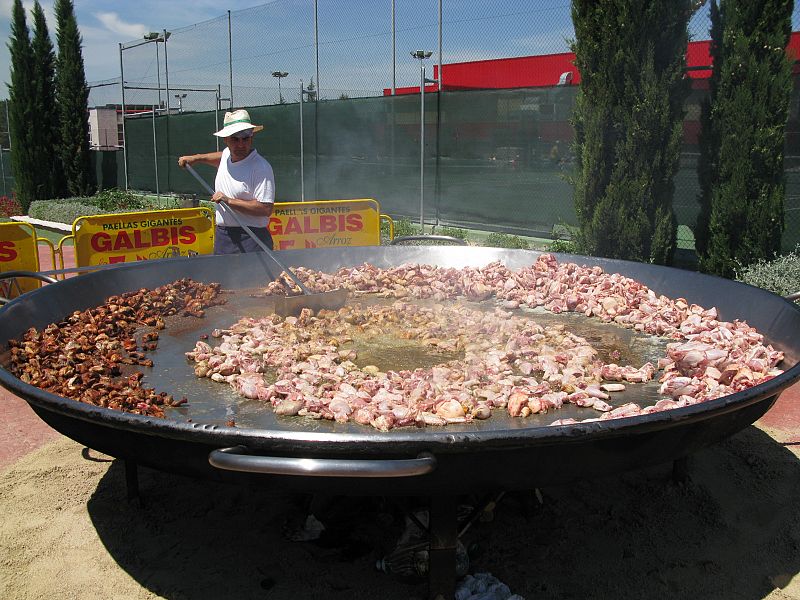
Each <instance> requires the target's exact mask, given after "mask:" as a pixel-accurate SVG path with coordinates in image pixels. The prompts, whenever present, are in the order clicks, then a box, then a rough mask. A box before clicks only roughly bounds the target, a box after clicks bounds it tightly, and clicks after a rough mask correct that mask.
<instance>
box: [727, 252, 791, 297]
mask: <svg viewBox="0 0 800 600" xmlns="http://www.w3.org/2000/svg"><path fill="white" fill-rule="evenodd" d="M736 279H737V280H738V281H743V282H744V283H749V284H750V285H754V286H756V287H760V288H763V289H765V290H769V291H771V292H774V293H776V294H778V295H780V296H788V295H789V294H794V293H795V292H800V246H797V247H795V249H794V250H793V251H792V252H790V253H789V254H784V255H783V256H779V257H777V258H775V259H773V260H760V261H757V262H755V263H752V264H750V265H749V266H740V267H739V268H737V269H736Z"/></svg>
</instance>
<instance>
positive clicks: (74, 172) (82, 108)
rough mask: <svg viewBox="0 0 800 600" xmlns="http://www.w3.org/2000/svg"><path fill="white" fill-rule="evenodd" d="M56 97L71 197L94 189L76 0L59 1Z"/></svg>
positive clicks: (86, 94)
mask: <svg viewBox="0 0 800 600" xmlns="http://www.w3.org/2000/svg"><path fill="white" fill-rule="evenodd" d="M53 8H54V10H55V14H56V41H57V43H58V58H57V60H56V100H57V101H58V111H59V112H58V116H59V130H60V138H61V140H60V144H59V153H60V155H61V163H62V165H63V168H64V177H65V179H66V184H67V191H68V193H69V195H71V196H87V195H90V194H91V193H92V192H93V186H92V180H93V178H92V176H91V163H90V160H89V151H90V150H89V121H88V114H89V104H88V102H89V87H88V86H87V85H86V74H85V73H84V70H83V54H82V51H81V44H82V40H81V35H80V32H79V31H78V22H77V20H76V19H75V7H74V5H73V3H72V0H56V2H55V5H54V7H53Z"/></svg>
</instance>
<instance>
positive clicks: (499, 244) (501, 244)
mask: <svg viewBox="0 0 800 600" xmlns="http://www.w3.org/2000/svg"><path fill="white" fill-rule="evenodd" d="M484 246H490V247H492V248H513V249H516V250H527V249H528V242H526V241H525V240H523V239H522V238H520V237H519V236H516V235H510V234H508V233H500V232H494V233H490V234H489V235H488V236H487V238H486V243H485V244H484Z"/></svg>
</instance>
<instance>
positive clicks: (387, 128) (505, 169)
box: [114, 86, 800, 250]
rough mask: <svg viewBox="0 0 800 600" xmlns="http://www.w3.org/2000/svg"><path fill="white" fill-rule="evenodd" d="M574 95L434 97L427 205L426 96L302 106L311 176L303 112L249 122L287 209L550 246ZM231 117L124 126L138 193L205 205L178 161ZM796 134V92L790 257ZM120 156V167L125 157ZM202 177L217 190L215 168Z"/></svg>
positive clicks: (796, 228)
mask: <svg viewBox="0 0 800 600" xmlns="http://www.w3.org/2000/svg"><path fill="white" fill-rule="evenodd" d="M705 93H706V92H705V91H704V90H695V91H694V92H693V93H692V95H691V97H690V99H689V101H688V103H687V117H686V121H685V127H684V128H685V132H686V135H685V145H684V151H683V155H682V159H681V167H680V171H679V172H678V174H677V176H676V179H675V195H674V207H675V212H676V215H677V218H678V222H679V224H681V225H682V226H683V227H681V229H680V231H679V238H682V241H683V242H684V243H687V242H688V243H691V240H692V235H691V228H692V227H693V226H694V221H695V218H696V216H697V212H698V205H697V196H698V194H699V187H698V182H697V172H696V167H697V156H698V150H697V132H698V130H699V114H700V109H699V107H700V102H701V101H702V98H703V97H704V94H705ZM576 94H577V88H576V87H574V86H564V87H550V88H533V89H514V90H481V91H457V92H442V93H429V94H426V98H425V159H424V194H421V190H420V187H421V186H420V97H419V94H411V95H401V96H387V97H378V98H357V99H341V100H325V101H320V102H307V103H304V104H302V110H303V128H302V129H303V136H302V139H303V163H302V168H301V158H300V157H301V152H300V139H301V136H300V110H301V105H300V104H299V103H297V102H295V103H291V104H277V105H271V106H261V107H248V110H249V112H250V115H251V117H252V119H253V122H255V123H259V124H263V125H264V131H263V132H261V133H259V134H257V135H256V138H255V147H256V148H257V149H258V151H259V152H260V153H261V154H262V155H263V156H265V157H266V158H267V159H268V160H269V161H270V163H271V164H272V166H273V168H274V170H275V178H276V195H277V198H278V200H279V201H283V202H286V201H298V200H300V199H301V194H302V195H303V196H304V197H305V199H306V200H311V199H340V198H375V199H376V200H377V201H378V202H379V203H380V206H381V210H382V212H384V213H387V214H390V215H391V216H392V217H394V218H403V217H405V218H409V219H411V220H412V221H414V222H418V221H419V218H420V210H422V213H423V215H424V220H425V223H426V224H429V225H430V224H440V225H448V226H458V227H465V228H477V229H483V230H495V231H504V232H507V233H514V234H517V235H529V236H540V237H552V236H553V235H554V231H556V230H560V229H561V226H562V225H574V224H575V223H576V218H575V211H574V205H573V199H572V187H571V185H570V183H569V181H568V178H569V175H570V173H571V172H572V170H573V169H574V166H575V162H574V157H573V156H572V153H571V148H570V144H571V140H572V136H573V132H572V126H571V124H570V122H569V120H570V116H571V113H572V108H573V105H574V102H575V96H576ZM221 119H222V113H218V112H216V111H208V112H198V113H184V114H171V115H161V116H157V117H156V118H155V119H154V118H153V117H152V115H143V116H139V117H136V118H128V119H126V126H125V130H126V141H127V149H128V151H127V160H128V169H127V172H128V187H129V188H131V189H138V190H150V191H159V192H160V193H166V192H175V193H197V194H198V195H202V194H203V191H202V189H201V188H200V186H199V185H198V184H197V183H196V182H195V181H194V179H192V177H191V176H190V175H189V174H187V173H185V172H183V171H182V170H181V169H180V168H179V167H178V166H177V158H178V156H180V155H181V154H191V153H198V152H209V151H213V150H215V149H217V139H216V138H215V137H214V136H213V135H212V133H213V132H214V131H215V130H216V129H217V128H218V123H219V122H220V121H221ZM798 129H799V128H798V94H797V93H795V96H794V98H793V100H792V111H791V117H790V122H789V127H788V131H787V146H786V157H787V158H786V169H787V170H786V175H787V206H786V232H785V235H784V240H783V246H784V249H786V250H791V249H793V248H794V247H795V245H796V244H797V243H800V160H798V155H800V147H798V146H800V144H798V139H799V136H798V135H797V132H798ZM114 156H115V157H116V158H117V160H119V159H120V158H121V153H115V154H114ZM200 169H201V173H202V174H203V175H205V176H206V178H207V179H208V180H209V181H212V180H213V176H214V171H213V169H210V168H207V167H201V168H200ZM301 172H302V174H303V178H302V185H301ZM156 173H158V177H157V178H156ZM120 182H121V183H122V184H124V178H120Z"/></svg>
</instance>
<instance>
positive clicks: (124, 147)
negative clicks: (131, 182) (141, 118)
mask: <svg viewBox="0 0 800 600" xmlns="http://www.w3.org/2000/svg"><path fill="white" fill-rule="evenodd" d="M119 85H120V88H122V90H121V91H122V165H123V171H124V173H125V189H126V190H127V189H129V187H128V140H127V138H126V137H125V75H124V71H123V68H122V44H120V45H119Z"/></svg>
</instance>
